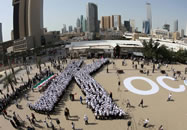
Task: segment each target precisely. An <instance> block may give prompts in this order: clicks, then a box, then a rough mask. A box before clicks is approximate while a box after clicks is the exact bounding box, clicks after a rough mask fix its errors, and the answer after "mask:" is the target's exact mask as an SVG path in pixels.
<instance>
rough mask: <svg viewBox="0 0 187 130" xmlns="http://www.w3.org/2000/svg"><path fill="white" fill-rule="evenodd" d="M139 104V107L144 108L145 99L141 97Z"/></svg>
mask: <svg viewBox="0 0 187 130" xmlns="http://www.w3.org/2000/svg"><path fill="white" fill-rule="evenodd" d="M138 106H139V107H140V106H141V107H142V108H143V107H144V106H143V99H141V101H140V104H139V105H138Z"/></svg>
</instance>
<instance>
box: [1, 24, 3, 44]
mask: <svg viewBox="0 0 187 130" xmlns="http://www.w3.org/2000/svg"><path fill="white" fill-rule="evenodd" d="M1 42H3V34H2V23H0V43H1Z"/></svg>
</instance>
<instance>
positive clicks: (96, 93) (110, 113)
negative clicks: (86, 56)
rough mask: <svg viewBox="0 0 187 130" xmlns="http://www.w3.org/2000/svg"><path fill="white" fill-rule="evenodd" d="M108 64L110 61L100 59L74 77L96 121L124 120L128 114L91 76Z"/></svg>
mask: <svg viewBox="0 0 187 130" xmlns="http://www.w3.org/2000/svg"><path fill="white" fill-rule="evenodd" d="M106 62H108V59H100V60H98V61H96V62H93V64H91V65H86V66H85V67H83V68H82V69H80V71H78V72H77V73H76V74H75V75H74V78H75V80H76V82H77V84H78V85H79V87H80V88H81V90H82V92H83V93H84V94H85V96H86V103H87V106H88V107H89V108H91V109H92V111H93V112H94V114H95V117H96V119H111V118H112V119H114V118H124V117H125V116H126V115H127V113H125V112H124V111H123V110H122V109H120V108H119V107H118V106H117V105H116V104H115V103H114V102H113V100H112V98H111V97H110V96H109V94H108V93H107V92H106V91H105V90H104V89H103V88H102V86H101V85H100V84H99V83H97V82H96V81H95V80H94V79H93V78H92V77H91V76H90V75H89V74H90V73H93V72H95V71H97V70H98V69H99V68H100V67H101V66H102V65H103V64H105V63H106Z"/></svg>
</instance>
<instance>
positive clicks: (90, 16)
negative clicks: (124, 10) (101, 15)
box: [87, 3, 99, 33]
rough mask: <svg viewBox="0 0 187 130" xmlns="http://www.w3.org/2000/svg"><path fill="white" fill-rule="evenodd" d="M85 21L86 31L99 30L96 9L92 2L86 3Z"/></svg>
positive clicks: (93, 31)
mask: <svg viewBox="0 0 187 130" xmlns="http://www.w3.org/2000/svg"><path fill="white" fill-rule="evenodd" d="M87 23H88V24H87V27H88V32H92V33H95V32H99V28H98V27H99V25H98V9H97V5H96V4H94V3H88V5H87Z"/></svg>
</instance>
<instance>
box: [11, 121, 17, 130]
mask: <svg viewBox="0 0 187 130" xmlns="http://www.w3.org/2000/svg"><path fill="white" fill-rule="evenodd" d="M10 123H11V124H12V126H13V127H14V128H15V129H17V126H16V124H15V123H14V121H13V120H11V119H10Z"/></svg>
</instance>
